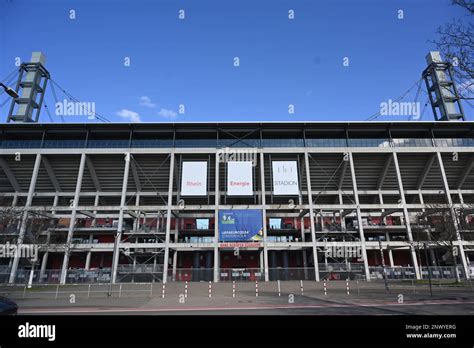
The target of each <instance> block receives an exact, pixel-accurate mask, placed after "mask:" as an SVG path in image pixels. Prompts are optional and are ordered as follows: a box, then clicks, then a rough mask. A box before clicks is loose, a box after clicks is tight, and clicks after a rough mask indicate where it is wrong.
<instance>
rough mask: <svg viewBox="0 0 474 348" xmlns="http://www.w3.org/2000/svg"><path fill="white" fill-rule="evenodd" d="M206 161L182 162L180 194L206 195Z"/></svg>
mask: <svg viewBox="0 0 474 348" xmlns="http://www.w3.org/2000/svg"><path fill="white" fill-rule="evenodd" d="M206 191H207V162H183V174H182V176H181V196H206V195H207V192H206Z"/></svg>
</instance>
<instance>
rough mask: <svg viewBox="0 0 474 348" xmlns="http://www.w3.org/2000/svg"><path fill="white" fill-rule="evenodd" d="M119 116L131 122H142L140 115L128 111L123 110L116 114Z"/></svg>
mask: <svg viewBox="0 0 474 348" xmlns="http://www.w3.org/2000/svg"><path fill="white" fill-rule="evenodd" d="M116 115H117V116H120V117H122V118H124V119H126V120H129V121H131V122H141V121H142V120H140V115H139V114H138V113H136V112H135V111H131V110H127V109H122V110H120V111H118V112H116Z"/></svg>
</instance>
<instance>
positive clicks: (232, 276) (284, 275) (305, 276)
mask: <svg viewBox="0 0 474 348" xmlns="http://www.w3.org/2000/svg"><path fill="white" fill-rule="evenodd" d="M369 272H370V279H371V280H383V279H384V269H383V268H382V267H369ZM385 272H386V275H387V279H388V280H406V279H416V276H415V270H414V269H413V267H386V268H385ZM458 274H459V278H460V279H465V278H466V277H465V275H464V270H463V268H462V266H458ZM30 275H31V271H30V270H28V269H20V270H18V272H17V275H16V278H15V283H16V284H27V283H28V282H29V280H30ZM421 276H422V279H428V278H429V277H431V279H456V272H455V267H454V266H441V267H434V266H430V267H422V269H421ZM9 277H10V273H9V272H8V270H3V271H1V272H0V284H6V283H8V281H9ZM319 277H320V280H323V279H327V280H345V279H351V280H355V279H358V280H365V271H364V267H363V265H362V264H346V263H332V264H331V263H328V264H319ZM60 278H61V270H59V269H53V270H46V271H45V272H43V274H42V276H41V279H40V271H39V270H35V271H34V272H33V278H32V283H34V284H39V283H41V284H58V283H59V282H60ZM268 278H269V280H270V281H275V280H280V281H291V280H309V281H311V280H312V281H314V280H315V272H314V268H313V267H293V268H282V267H279V268H269V269H268ZM162 280H163V270H162V267H160V266H158V265H157V266H153V265H140V266H136V267H130V266H120V267H118V269H117V279H116V281H117V282H118V283H153V282H162ZM167 280H168V281H169V282H170V281H177V282H181V281H192V282H201V281H204V282H208V281H213V280H214V268H179V269H176V270H175V271H173V270H172V269H169V270H168V276H167ZM219 280H220V281H224V282H225V281H241V282H245V281H250V282H253V281H256V280H258V281H264V280H265V272H264V271H263V270H262V269H260V268H221V269H219ZM110 281H111V270H110V268H103V269H98V270H84V269H73V270H68V272H67V275H66V283H67V284H88V283H109V282H110Z"/></svg>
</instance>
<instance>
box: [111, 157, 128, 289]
mask: <svg viewBox="0 0 474 348" xmlns="http://www.w3.org/2000/svg"><path fill="white" fill-rule="evenodd" d="M124 160H125V168H124V170H123V181H122V196H121V197H120V212H119V218H118V225H117V233H116V235H115V245H114V254H113V256H112V284H115V283H116V281H117V268H118V262H119V259H120V247H119V246H120V242H121V241H122V233H123V214H124V209H125V204H126V200H127V185H128V173H129V170H130V153H126V154H125V155H124Z"/></svg>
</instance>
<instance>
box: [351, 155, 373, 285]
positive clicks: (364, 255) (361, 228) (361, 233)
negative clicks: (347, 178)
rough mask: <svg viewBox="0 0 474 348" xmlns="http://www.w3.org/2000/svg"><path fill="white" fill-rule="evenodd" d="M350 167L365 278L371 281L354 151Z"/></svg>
mask: <svg viewBox="0 0 474 348" xmlns="http://www.w3.org/2000/svg"><path fill="white" fill-rule="evenodd" d="M349 167H350V169H351V178H352V188H353V190H354V199H355V203H356V206H357V208H356V215H357V224H358V225H359V238H360V245H361V248H362V259H363V261H364V271H365V278H366V279H367V281H368V282H369V281H370V271H369V262H368V260H367V249H366V247H365V235H364V226H362V214H361V211H360V205H359V191H358V190H357V179H356V176H355V166H354V158H353V157H352V152H349Z"/></svg>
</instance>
